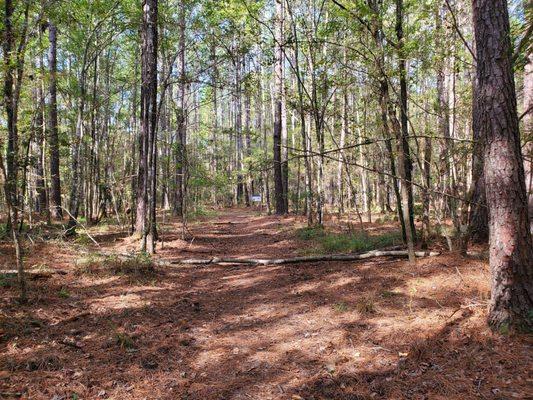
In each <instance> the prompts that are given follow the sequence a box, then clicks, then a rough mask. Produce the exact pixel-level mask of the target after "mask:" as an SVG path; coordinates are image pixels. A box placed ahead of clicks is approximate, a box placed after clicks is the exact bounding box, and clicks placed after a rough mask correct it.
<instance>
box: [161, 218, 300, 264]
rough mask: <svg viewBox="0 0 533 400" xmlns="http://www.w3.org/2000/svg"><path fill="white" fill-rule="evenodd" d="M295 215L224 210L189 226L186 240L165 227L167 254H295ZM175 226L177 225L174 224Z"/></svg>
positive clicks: (237, 255)
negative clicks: (283, 215)
mask: <svg viewBox="0 0 533 400" xmlns="http://www.w3.org/2000/svg"><path fill="white" fill-rule="evenodd" d="M295 223H296V218H294V217H289V216H287V217H277V216H264V215H263V216H261V215H259V212H253V211H252V212H251V211H249V210H245V209H232V210H225V211H222V212H220V213H219V215H217V216H216V217H214V218H212V219H208V220H205V221H202V222H200V223H193V224H191V225H190V226H189V234H190V235H192V239H190V240H189V241H188V242H187V243H185V242H184V241H182V240H181V233H180V231H178V232H174V233H172V228H170V229H166V230H165V248H164V249H163V251H161V252H160V255H161V257H162V258H165V257H176V256H178V257H179V256H184V257H193V256H201V255H203V256H224V257H263V258H265V257H279V256H286V255H292V254H294V253H295V251H296V250H297V249H298V247H297V245H298V244H299V243H296V242H295V239H294V233H293V230H294V224H295ZM173 226H175V225H173Z"/></svg>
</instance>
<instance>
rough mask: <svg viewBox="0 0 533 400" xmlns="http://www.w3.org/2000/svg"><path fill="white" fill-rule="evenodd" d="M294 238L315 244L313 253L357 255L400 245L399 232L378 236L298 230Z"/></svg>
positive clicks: (318, 228) (306, 229) (400, 237)
mask: <svg viewBox="0 0 533 400" xmlns="http://www.w3.org/2000/svg"><path fill="white" fill-rule="evenodd" d="M296 236H297V237H298V238H299V239H301V240H308V241H313V242H315V246H314V249H313V250H314V251H313V252H315V253H321V254H324V253H328V254H333V253H359V252H365V251H370V250H375V249H379V248H383V247H389V246H395V245H399V244H401V243H402V236H401V232H399V231H392V232H385V233H381V234H379V235H369V234H368V233H367V232H355V233H330V232H327V231H326V230H324V228H321V227H308V228H302V229H299V230H298V231H297V232H296Z"/></svg>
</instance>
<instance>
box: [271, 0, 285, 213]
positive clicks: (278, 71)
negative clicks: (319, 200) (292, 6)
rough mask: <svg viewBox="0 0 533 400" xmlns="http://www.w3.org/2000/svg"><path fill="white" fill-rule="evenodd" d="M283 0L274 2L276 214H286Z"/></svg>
mask: <svg viewBox="0 0 533 400" xmlns="http://www.w3.org/2000/svg"><path fill="white" fill-rule="evenodd" d="M283 8H284V4H283V0H276V17H275V18H276V21H275V24H276V28H275V36H276V37H275V54H276V63H275V66H274V75H275V76H274V80H275V89H274V96H275V106H274V137H273V138H274V195H275V200H276V214H278V215H282V214H285V213H286V212H287V209H286V207H285V206H286V199H285V197H286V195H287V194H286V193H285V190H284V189H285V187H284V184H283V181H284V177H283V165H282V162H283V161H282V148H281V147H282V139H283V138H282V135H283V110H282V106H283V47H282V46H283V45H282V42H283Z"/></svg>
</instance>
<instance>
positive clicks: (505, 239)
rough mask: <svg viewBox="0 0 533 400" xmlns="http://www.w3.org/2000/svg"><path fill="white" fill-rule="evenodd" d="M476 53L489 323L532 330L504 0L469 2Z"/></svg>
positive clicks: (530, 264) (532, 281)
mask: <svg viewBox="0 0 533 400" xmlns="http://www.w3.org/2000/svg"><path fill="white" fill-rule="evenodd" d="M472 8H473V22H474V31H475V40H476V53H477V70H476V75H477V84H478V87H477V93H476V98H475V102H476V103H475V104H476V106H475V108H476V110H477V112H476V115H475V116H476V118H477V121H476V123H475V124H474V128H475V129H477V130H479V132H478V135H479V136H481V137H483V138H484V139H485V151H484V156H485V165H484V172H485V188H486V192H485V193H486V197H487V205H488V208H489V226H490V236H489V243H490V267H491V271H492V280H491V284H492V287H491V301H490V311H489V324H490V325H491V327H492V328H493V329H497V330H500V331H501V332H505V331H508V330H509V329H512V330H528V331H531V330H532V329H533V319H532V318H531V310H532V309H533V244H532V242H531V233H530V227H529V217H528V204H527V196H526V188H525V180H524V164H523V158H522V152H521V148H520V133H519V129H518V116H517V111H516V93H515V83H514V76H513V65H512V55H511V40H510V28H509V15H508V10H507V2H506V1H505V0H473V1H472Z"/></svg>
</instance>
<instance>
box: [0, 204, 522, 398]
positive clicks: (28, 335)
mask: <svg viewBox="0 0 533 400" xmlns="http://www.w3.org/2000/svg"><path fill="white" fill-rule="evenodd" d="M239 213H240V214H239V215H241V214H242V212H239ZM242 215H243V216H245V215H247V214H242ZM225 218H226V219H228V218H227V217H225ZM263 218H264V219H265V220H266V222H265V221H263ZM276 221H277V220H276V219H275V217H257V218H254V220H253V224H251V225H246V224H243V223H241V222H239V223H237V224H233V225H232V226H231V228H228V230H230V233H231V232H232V231H241V230H244V234H240V235H238V234H237V235H233V236H234V238H235V239H231V240H232V242H231V243H229V244H228V243H227V242H226V238H227V236H218V237H216V241H215V242H211V244H212V245H213V246H215V247H216V248H217V249H221V251H224V249H227V250H228V251H231V254H238V255H239V256H240V257H253V256H255V255H256V254H257V253H259V252H261V254H264V255H265V256H267V257H279V256H285V255H286V254H288V253H290V252H291V247H290V246H289V245H288V242H286V241H285V240H287V241H289V242H290V240H292V239H290V238H291V235H292V238H293V239H294V233H290V232H289V233H283V234H278V233H276V232H277V231H278V229H279V227H278V223H277V222H276ZM259 224H261V225H263V226H264V229H265V230H267V232H266V233H268V235H259V236H257V237H255V238H254V235H253V234H252V233H251V232H249V231H247V230H249V229H252V227H254V229H255V227H256V226H257V225H259ZM269 226H270V228H269ZM194 229H195V231H193V232H194V233H197V234H198V235H197V238H196V239H194V240H192V244H191V245H190V248H191V252H192V253H193V257H202V255H201V254H203V253H202V252H204V251H206V250H207V249H208V248H209V247H210V246H209V245H204V244H200V241H198V238H202V237H203V236H204V234H205V233H206V231H205V229H206V227H205V225H202V224H198V225H195V228H194ZM207 229H209V228H207ZM269 229H274V230H275V232H272V231H269ZM271 235H272V236H275V237H276V238H277V239H276V240H278V241H277V242H274V243H272V242H271V237H270V236H271ZM279 235H281V238H285V239H284V240H279V239H280V236H279ZM284 235H287V236H286V237H285V236H284ZM233 240H235V241H233ZM248 240H250V241H251V242H246V241H248ZM185 242H186V243H191V241H188V242H187V241H185ZM241 242H242V243H241ZM253 242H254V243H253ZM194 243H196V246H197V247H194V246H195V245H194ZM114 245H115V246H118V244H116V243H115V244H114ZM165 246H166V247H165V250H164V251H162V252H161V253H160V254H159V255H158V256H157V257H161V258H163V259H165V258H166V257H174V256H176V255H178V254H180V252H181V251H182V250H181V249H182V248H183V243H182V242H180V241H176V243H174V242H167V243H166V244H165ZM174 246H176V247H174ZM287 246H289V247H287ZM211 249H213V247H212V246H211ZM258 249H260V251H258ZM278 249H281V251H278ZM62 251H65V250H62ZM72 254H75V252H73V253H69V254H68V255H67V254H63V255H62V256H61V257H62V259H68V258H70V259H71V261H72V264H71V265H67V264H62V265H61V268H62V269H67V270H68V271H70V272H69V273H67V274H66V275H52V276H51V277H50V278H47V279H46V280H44V281H39V280H37V281H33V282H32V290H33V293H34V295H35V300H33V302H32V303H30V304H29V305H27V306H23V307H21V308H19V306H15V305H14V304H13V303H12V302H10V301H9V300H8V299H7V298H4V299H3V300H2V301H3V303H2V304H3V310H6V311H3V313H7V314H0V317H2V319H1V325H0V329H1V331H0V333H2V335H3V336H1V337H2V346H3V347H2V349H3V350H2V356H1V358H0V365H1V370H2V371H9V372H8V374H9V380H8V381H4V382H9V385H10V387H11V388H13V389H10V390H22V389H21V388H23V387H27V394H28V396H29V398H31V399H37V400H41V399H42V400H44V399H46V400H49V399H50V398H53V396H55V395H58V396H59V395H68V394H69V393H72V391H74V390H75V391H76V393H78V394H79V395H80V398H98V393H103V392H105V393H106V395H105V396H104V398H106V396H107V397H108V398H120V399H125V400H130V399H139V398H147V399H151V398H158V399H168V400H171V399H176V398H187V399H189V400H218V399H221V398H227V399H247V398H257V399H259V398H261V399H300V398H302V399H306V400H307V399H311V398H316V399H344V398H346V399H352V398H354V399H355V398H383V399H385V398H416V397H415V394H416V395H418V394H421V393H428V394H430V397H429V398H433V394H434V395H435V396H436V397H435V398H439V397H438V396H444V397H442V398H446V397H445V394H450V395H451V396H456V398H465V397H461V395H460V394H459V393H458V392H457V391H456V390H455V389H454V382H455V381H460V382H461V385H463V386H464V388H466V387H468V390H466V389H464V388H463V389H462V390H466V392H465V393H467V397H466V398H472V396H477V393H482V394H483V395H485V396H486V397H487V398H491V397H490V393H492V392H491V390H492V389H493V388H494V387H497V388H498V390H500V391H502V392H505V391H506V390H507V389H505V387H506V385H508V386H513V387H514V389H513V390H515V391H517V390H519V388H524V387H525V385H526V384H527V382H526V381H525V377H526V376H527V370H528V363H530V362H531V360H530V359H529V358H525V357H526V354H528V353H527V351H526V347H525V346H527V343H526V342H524V341H522V340H513V339H511V338H509V339H495V338H494V337H493V336H492V335H491V333H490V332H489V331H488V330H487V328H486V327H485V316H486V301H487V297H486V290H487V288H488V282H487V266H486V264H485V262H483V261H482V260H478V259H465V258H462V257H460V256H458V255H453V254H445V255H442V256H438V257H431V258H427V259H421V260H418V261H417V264H416V265H415V266H411V265H409V264H408V263H407V262H406V261H404V260H398V259H394V258H375V259H368V260H362V261H360V262H329V263H301V264H289V265H282V266H253V267H250V266H240V265H205V266H196V265H180V264H173V265H164V266H156V267H155V269H154V271H152V272H151V273H150V274H149V276H143V275H139V274H137V273H134V274H129V273H119V274H112V271H110V270H109V269H108V268H106V267H103V270H101V271H100V270H98V272H97V273H94V272H91V271H85V270H84V269H83V268H82V269H80V266H79V265H77V264H76V263H75V261H76V257H75V256H73V255H72ZM214 254H215V255H219V253H218V252H217V253H214ZM10 290H11V289H10ZM9 293H13V292H12V291H9ZM16 310H17V311H16ZM7 315H11V316H12V318H7V317H6V316H7ZM505 340H509V341H510V343H511V344H512V346H511V345H510V344H509V343H507V342H505ZM508 346H511V347H509V349H507V347H508ZM510 349H514V350H513V354H510V353H509V352H510V351H512V350H510ZM520 357H521V358H520ZM520 360H521V361H520ZM488 362H492V363H493V365H496V366H498V367H495V368H492V369H490V370H489V369H486V368H485V367H483V366H485V365H488V364H487V363H488ZM502 363H503V364H502ZM110 366H112V367H110ZM110 368H111V369H110ZM511 368H512V369H511ZM457 371H463V372H462V375H460V376H459V375H458V372H457ZM510 371H513V374H512V375H511V374H510ZM502 374H503V375H505V376H506V378H505V379H506V382H507V381H510V382H511V383H509V384H506V383H504V382H503V381H502V379H503V378H501V376H502ZM480 377H482V380H481V381H479V382H481V383H479V382H478V381H476V379H481V378H480ZM0 379H2V375H1V372H0ZM27 382H32V384H31V385H30V386H24V385H27V384H26V383H27ZM472 382H475V384H472ZM417 393H418V394H417ZM506 393H507V392H506ZM294 396H297V397H294ZM298 396H299V397H298Z"/></svg>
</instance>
